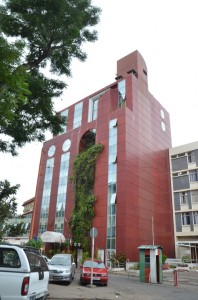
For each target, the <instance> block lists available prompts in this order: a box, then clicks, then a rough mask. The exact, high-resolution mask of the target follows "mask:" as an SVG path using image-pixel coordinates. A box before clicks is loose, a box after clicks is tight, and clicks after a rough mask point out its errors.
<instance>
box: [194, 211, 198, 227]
mask: <svg viewBox="0 0 198 300" xmlns="http://www.w3.org/2000/svg"><path fill="white" fill-rule="evenodd" d="M193 222H194V224H195V225H198V211H193Z"/></svg>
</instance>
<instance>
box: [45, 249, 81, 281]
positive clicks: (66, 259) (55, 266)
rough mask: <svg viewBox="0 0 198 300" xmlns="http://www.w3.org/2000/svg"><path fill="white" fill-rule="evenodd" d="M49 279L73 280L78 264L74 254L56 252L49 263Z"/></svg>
mask: <svg viewBox="0 0 198 300" xmlns="http://www.w3.org/2000/svg"><path fill="white" fill-rule="evenodd" d="M48 268H49V271H50V273H49V281H65V282H68V283H71V282H72V279H73V278H74V275H75V268H76V264H75V262H74V259H73V256H72V254H55V255H54V256H53V257H52V258H51V260H50V262H49V264H48Z"/></svg>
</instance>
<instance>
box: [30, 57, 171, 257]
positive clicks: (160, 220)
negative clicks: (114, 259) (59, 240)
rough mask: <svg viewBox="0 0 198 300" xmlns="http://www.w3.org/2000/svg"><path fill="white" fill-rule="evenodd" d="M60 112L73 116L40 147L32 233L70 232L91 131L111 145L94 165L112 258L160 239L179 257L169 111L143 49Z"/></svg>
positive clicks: (102, 241) (104, 248)
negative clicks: (76, 181)
mask: <svg viewBox="0 0 198 300" xmlns="http://www.w3.org/2000/svg"><path fill="white" fill-rule="evenodd" d="M61 114H62V115H64V116H66V118H67V122H66V124H65V127H64V133H63V134H61V135H59V136H55V137H54V138H53V139H51V140H49V141H47V142H45V143H44V145H43V149H42V153H41V161H40V168H39V174H38V182H37V192H36V195H35V206H34V214H33V230H32V232H31V235H32V236H34V235H40V234H41V233H42V232H44V231H46V230H49V231H57V232H61V233H63V234H64V236H65V237H66V238H68V237H70V232H69V227H68V221H69V220H70V216H71V210H72V208H73V206H74V195H73V185H72V183H71V182H70V180H69V177H70V176H71V175H72V168H73V160H74V158H75V157H76V154H78V153H79V149H80V144H81V141H82V138H83V137H85V136H86V134H87V133H88V132H90V131H91V132H95V139H96V141H95V142H96V143H101V144H103V145H104V150H103V152H102V153H101V154H100V156H99V158H98V160H97V165H96V171H95V184H94V195H95V196H96V202H95V218H94V220H93V224H92V225H93V227H96V228H97V229H98V236H97V238H96V239H95V246H96V248H97V249H98V250H99V252H100V254H101V255H102V256H104V258H105V260H106V261H107V262H108V260H109V258H110V253H111V252H112V251H114V252H117V253H118V252H121V253H124V254H125V255H126V257H127V258H128V259H129V260H130V261H138V257H139V252H138V247H139V246H140V245H146V244H149V245H150V244H153V243H154V244H156V245H160V246H162V247H163V252H164V253H165V254H166V255H167V256H168V257H174V256H175V250H174V232H173V218H172V217H173V216H172V204H171V203H172V202H171V184H170V169H169V148H171V131H170V120H169V114H168V112H167V111H166V110H165V109H164V107H162V105H161V104H160V103H159V102H158V101H157V100H156V99H155V98H154V97H153V96H152V95H151V94H150V92H149V90H148V80H147V67H146V64H145V62H144V59H143V58H142V56H141V55H140V53H139V52H138V51H135V52H133V53H131V54H129V55H127V56H125V57H123V58H121V59H120V60H118V61H117V77H116V79H115V82H113V83H112V84H110V85H108V86H106V87H104V88H103V89H101V90H99V91H97V92H95V93H94V94H92V95H89V96H88V97H86V98H84V99H82V100H81V101H79V102H77V103H75V104H73V105H71V106H69V107H67V108H66V109H65V110H63V111H62V112H61ZM87 217H88V216H87ZM71 238H72V237H71Z"/></svg>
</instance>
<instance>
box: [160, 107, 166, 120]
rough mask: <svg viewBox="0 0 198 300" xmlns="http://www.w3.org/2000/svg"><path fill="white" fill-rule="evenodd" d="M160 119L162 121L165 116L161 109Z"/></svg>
mask: <svg viewBox="0 0 198 300" xmlns="http://www.w3.org/2000/svg"><path fill="white" fill-rule="evenodd" d="M161 117H162V119H164V118H165V114H164V111H163V110H162V109H161Z"/></svg>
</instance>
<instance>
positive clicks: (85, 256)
mask: <svg viewBox="0 0 198 300" xmlns="http://www.w3.org/2000/svg"><path fill="white" fill-rule="evenodd" d="M86 259H91V257H90V254H89V252H88V251H83V255H82V261H81V265H83V263H84V261H85V260H86Z"/></svg>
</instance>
